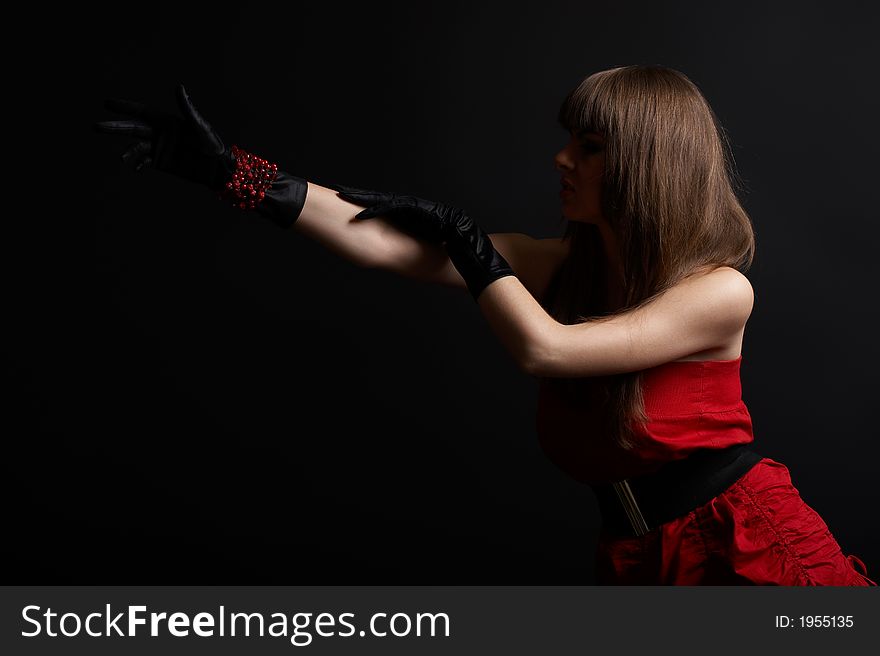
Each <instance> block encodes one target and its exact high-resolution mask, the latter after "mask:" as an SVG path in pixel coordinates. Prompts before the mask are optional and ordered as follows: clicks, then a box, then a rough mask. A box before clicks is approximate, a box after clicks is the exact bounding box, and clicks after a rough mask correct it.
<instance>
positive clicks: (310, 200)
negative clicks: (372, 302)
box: [292, 182, 568, 298]
mask: <svg viewBox="0 0 880 656" xmlns="http://www.w3.org/2000/svg"><path fill="white" fill-rule="evenodd" d="M362 209H363V208H362V206H360V205H357V204H354V203H350V202H348V201H347V200H344V199H342V198H340V197H339V196H338V195H337V193H336V191H335V190H333V189H330V188H328V187H324V186H321V185H319V184H316V183H314V182H309V183H308V194H307V195H306V201H305V205H304V206H303V209H302V212H301V214H300V216H299V218H298V219H297V220H296V222H294V223H293V225H292V229H293V230H294V231H296V232H298V233H300V234H302V235H304V236H307V237H309V238H311V239H314V240H315V241H317V242H318V243H320V244H322V245H323V246H324V247H325V248H327V249H328V250H329V251H331V252H332V253H334V254H336V255H338V256H340V257H343V258H345V259H347V260H349V261H351V262H353V263H354V264H356V265H358V266H363V267H368V268H375V269H382V270H385V271H390V272H392V273H397V274H399V275H402V276H405V277H408V278H413V279H416V280H421V281H425V282H433V283H439V284H442V285H447V286H450V287H459V288H462V289H464V288H465V282H464V279H463V278H462V277H461V275H460V274H459V273H458V271H457V270H456V268H455V266H454V265H453V264H452V262H451V261H450V259H449V256H448V255H447V253H446V250H445V249H444V248H443V247H442V246H441V245H438V244H435V243H431V242H429V241H427V240H424V239H419V238H416V237H414V236H412V235H410V234H408V233H406V232H404V231H402V230H401V229H400V228H398V227H397V226H395V225H394V224H393V223H391V222H390V221H388V220H386V219H385V218H382V217H376V218H374V219H372V220H370V221H359V220H356V219H354V215H355V214H357V213H358V212H359V211H361V210H362ZM489 237H490V239H491V240H492V244H493V245H494V247H495V248H497V249H498V251H499V252H500V253H501V254H502V255H503V256H504V257H505V258H506V259H507V261H508V262H510V264H511V266H512V267H513V268H514V269H515V270H516V272H517V274H518V275H519V276H520V278H521V280H522V281H523V284H524V285H525V286H526V288H527V289H528V290H529V292H530V293H531V294H533V295H534V296H536V298H541V297H542V295H543V292H544V290H545V289H546V287H547V285H548V284H549V282H550V279H551V278H552V276H553V274H554V273H555V271H556V270H557V268H558V267H559V265H560V264H561V262H562V260H563V259H564V257H565V256H566V254H567V252H568V246H567V244H565V243H563V242H562V240H561V239H560V238H550V239H535V238H533V237H531V236H529V235H526V234H523V233H518V232H496V233H492V234H491V235H489Z"/></svg>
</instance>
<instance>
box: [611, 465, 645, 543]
mask: <svg viewBox="0 0 880 656" xmlns="http://www.w3.org/2000/svg"><path fill="white" fill-rule="evenodd" d="M611 485H612V487H614V491H615V492H617V498H618V499H620V503H621V505H622V506H623V510H624V511H625V512H626V516H627V519H629V524H630V526H632V530H633V532H634V533H635V534H636V535H637V536H640V535H644V534H645V533H648V532H649V531H650V530H651V528H650V527H649V526H648V522H647V520H646V519H645V516H644V515H643V514H642V511H641V510H640V509H639V504H638V503H636V497H635V495H633V491H632V488H630V486H629V481H628V480H626V479H623V480H622V481H615V482H614V483H612V484H611Z"/></svg>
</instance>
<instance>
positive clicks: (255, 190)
mask: <svg viewBox="0 0 880 656" xmlns="http://www.w3.org/2000/svg"><path fill="white" fill-rule="evenodd" d="M232 156H233V157H235V171H234V172H233V174H232V179H231V180H230V181H229V182H227V183H226V187H225V188H224V189H223V190H222V191H221V192H220V198H222V199H224V200H228V201H230V202H231V203H232V204H233V205H234V206H236V207H239V208H241V209H243V210H247V209H253V208H254V207H256V205H257V203H259V202H260V201H262V200H263V198H265V196H266V191H267V190H268V189H269V187H270V186H271V185H272V183H273V182H274V181H275V176H277V175H278V165H277V164H270V163H269V162H268V161H266V160H264V159H263V158H261V157H257V156H256V155H253V154H251V153H249V152H247V151H245V150H242V149H241V148H239V147H238V146H236V145H233V146H232Z"/></svg>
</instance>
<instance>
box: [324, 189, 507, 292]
mask: <svg viewBox="0 0 880 656" xmlns="http://www.w3.org/2000/svg"><path fill="white" fill-rule="evenodd" d="M329 186H330V187H331V188H332V189H335V190H336V192H337V195H338V196H339V197H340V198H343V199H345V200H347V201H349V202H351V203H355V204H357V205H363V206H365V207H366V208H367V209H365V210H363V211H361V212H358V213H357V214H356V215H355V218H356V219H369V218H372V217H375V216H384V217H387V218H388V219H389V220H390V221H392V222H393V223H394V224H395V225H397V226H398V227H400V228H401V229H402V230H404V231H406V232H409V233H410V234H412V235H414V236H416V237H420V238H422V239H426V240H427V241H430V242H433V243H438V244H444V245H445V247H446V252H447V254H448V255H449V259H450V260H452V263H453V264H454V265H455V268H456V269H457V270H458V272H459V273H460V274H461V277H462V278H464V281H465V283H466V284H467V287H468V290H469V291H470V293H471V296H473V297H474V300H477V298H478V297H479V295H480V293H481V292H482V291H483V290H484V289H485V288H486V286H487V285H488V284H489V283H491V282H493V281H495V280H497V279H498V278H503V277H504V276H515V275H516V274H515V273H514V272H513V269H511V268H510V265H509V264H508V263H507V261H506V260H505V259H504V258H503V257H501V254H500V253H499V252H498V251H496V250H495V247H494V246H493V245H492V241H491V239H489V235H487V234H486V233H485V232H483V230H482V229H481V228H480V227H479V226H478V225H477V224H476V223H474V222H473V220H471V218H470V217H469V216H468V215H467V214H465V212H464V211H463V210H461V209H459V208H457V207H453V206H451V205H445V204H443V203H438V202H435V201H431V200H424V199H422V198H416V197H415V196H405V195H399V194H393V193H385V192H381V191H368V190H366V189H356V188H354V187H347V186H344V185H339V184H336V185H329Z"/></svg>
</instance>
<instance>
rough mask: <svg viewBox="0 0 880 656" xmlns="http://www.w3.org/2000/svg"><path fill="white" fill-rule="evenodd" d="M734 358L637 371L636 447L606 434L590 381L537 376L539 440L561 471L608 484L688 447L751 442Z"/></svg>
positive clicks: (644, 470)
mask: <svg viewBox="0 0 880 656" xmlns="http://www.w3.org/2000/svg"><path fill="white" fill-rule="evenodd" d="M741 363H742V355H740V356H739V357H738V358H736V359H735V360H688V361H683V362H682V361H674V362H665V363H663V364H661V365H658V366H656V367H653V368H651V369H646V370H645V371H644V373H643V395H644V399H645V412H646V413H647V415H648V417H649V421H648V422H647V423H646V424H645V425H637V426H636V429H635V439H636V442H637V444H636V448H634V449H633V450H632V451H625V450H623V449H621V448H620V447H618V446H616V445H615V444H614V443H613V441H612V440H611V438H610V437H609V435H608V431H607V428H606V426H605V421H606V418H607V411H606V409H605V406H604V404H603V400H602V398H601V396H602V395H601V394H600V391H601V390H600V389H599V388H598V387H597V383H598V382H600V381H601V380H602V378H601V377H596V378H585V379H581V380H579V381H578V383H577V385H578V387H577V389H576V391H573V390H572V388H570V387H566V386H565V385H566V384H565V382H564V381H562V380H555V379H549V378H548V379H542V380H541V384H540V389H539V394H538V412H537V431H538V441H539V443H540V445H541V448H542V449H543V451H544V453H546V454H547V456H548V457H549V458H550V460H551V461H553V462H554V463H555V464H556V465H557V466H558V467H559V468H560V469H562V470H563V471H565V472H566V473H567V474H569V475H570V476H572V477H573V478H575V479H576V480H578V481H581V482H583V483H607V482H610V481H615V480H620V479H622V478H629V477H632V476H638V475H641V474H646V473H649V472H652V471H655V470H656V469H657V468H658V467H660V466H661V465H662V464H663V463H665V462H668V461H670V460H676V459H679V458H683V457H685V456H686V455H688V453H690V452H691V451H693V450H694V449H699V448H710V449H713V448H714V449H718V448H723V447H727V446H732V445H734V444H744V443H748V442H751V441H753V439H754V436H753V434H752V418H751V416H750V415H749V411H748V409H747V408H746V405H745V403H744V402H743V400H742V388H741V384H740V375H739V374H740V364H741Z"/></svg>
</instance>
